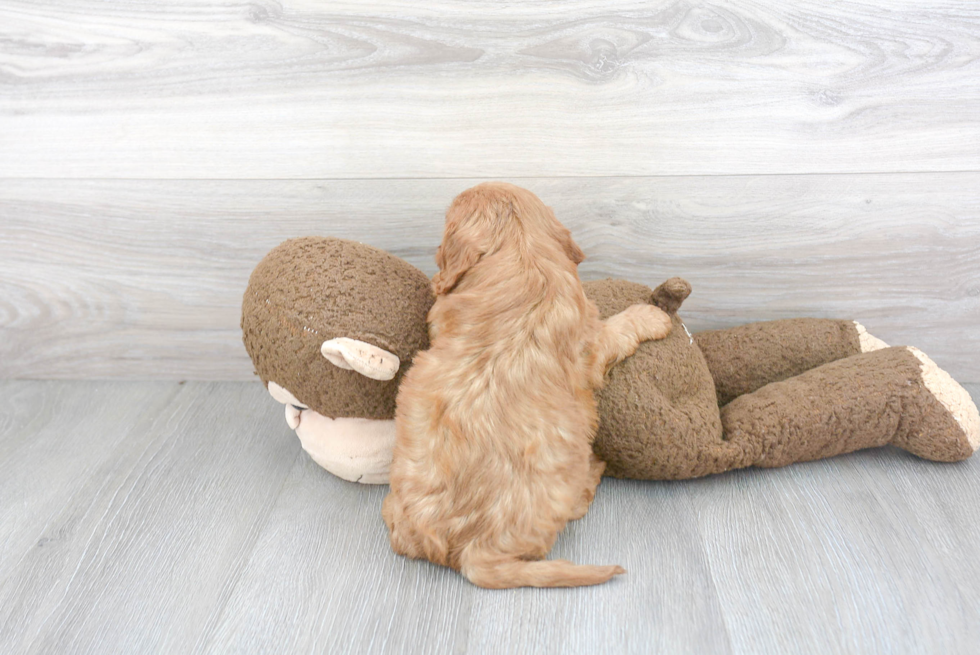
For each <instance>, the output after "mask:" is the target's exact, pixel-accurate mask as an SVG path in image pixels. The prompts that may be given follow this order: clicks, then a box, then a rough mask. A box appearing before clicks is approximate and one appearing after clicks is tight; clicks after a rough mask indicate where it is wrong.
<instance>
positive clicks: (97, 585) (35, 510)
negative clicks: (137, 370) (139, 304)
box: [0, 381, 980, 655]
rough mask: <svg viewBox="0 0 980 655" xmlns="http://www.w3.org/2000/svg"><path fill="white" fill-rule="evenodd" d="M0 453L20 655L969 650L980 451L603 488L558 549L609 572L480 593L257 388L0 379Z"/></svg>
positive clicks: (960, 653) (978, 624)
mask: <svg viewBox="0 0 980 655" xmlns="http://www.w3.org/2000/svg"><path fill="white" fill-rule="evenodd" d="M969 390H970V392H971V393H972V395H973V397H974V399H975V400H977V401H980V385H971V386H970V387H969ZM86 445H87V446H88V448H85V447H84V446H86ZM0 455H2V457H0V467H2V468H0V473H2V474H3V475H2V476H0V499H2V503H0V529H2V532H0V621H2V625H3V626H4V629H3V630H2V631H0V650H2V651H3V652H4V653H11V654H12V655H20V654H22V653H23V654H28V653H50V652H58V653H95V652H98V653H107V654H111V653H133V652H174V653H177V652H179V653H226V652H236V653H266V652H272V651H274V652H277V653H318V652H331V653H334V652H336V653H362V652H372V653H433V654H441V653H474V654H476V653H488V652H508V653H531V652H534V653H570V654H576V653H590V654H591V653H597V652H617V653H650V652H670V653H709V652H710V653H734V654H745V655H758V654H762V655H767V654H770V653H771V654H774V655H776V654H783V653H820V654H829V655H835V654H837V653H871V652H882V653H890V654H894V655H905V654H909V655H911V654H913V653H940V652H941V653H948V654H950V655H972V653H974V651H975V646H976V643H978V640H980V545H978V544H980V527H978V526H980V509H978V508H980V459H977V458H973V459H971V460H968V461H966V462H961V463H958V464H937V463H931V462H925V461H923V460H920V459H917V458H915V457H913V456H911V455H909V454H908V453H905V452H904V451H899V450H897V449H892V448H883V449H877V450H871V451H864V452H860V453H854V454H850V455H844V456H841V457H836V458H833V459H830V460H823V461H817V462H810V463H805V464H797V465H793V466H790V467H787V468H785V469H765V470H764V469H747V470H743V471H737V472H733V473H729V474H725V475H720V476H715V477H710V478H705V479H702V480H691V481H685V482H655V483H649V482H637V481H624V480H611V479H607V480H604V482H603V484H602V486H601V487H600V489H599V493H598V495H597V497H596V501H595V504H594V505H593V507H592V509H591V510H590V512H589V514H588V515H587V516H586V517H585V519H583V520H582V521H579V522H576V523H574V524H572V525H570V526H569V527H568V529H566V531H565V532H564V533H563V534H562V535H561V536H560V537H559V540H558V543H557V544H556V547H555V549H554V551H553V553H552V556H553V557H568V558H571V559H573V560H576V561H580V562H597V563H599V562H601V563H614V562H616V563H620V564H623V565H624V566H625V567H626V568H627V570H628V574H627V575H625V576H622V577H620V578H617V579H616V580H615V581H613V582H611V583H610V584H607V585H603V586H599V587H594V588H586V589H575V590H560V589H559V590H535V589H516V590H505V591H488V590H483V589H479V588H476V587H473V586H471V585H469V584H468V583H466V582H465V581H464V580H463V579H462V578H461V577H460V576H458V575H457V574H455V573H453V572H451V571H448V570H446V569H443V568H440V567H436V566H433V565H430V564H428V563H424V562H418V561H409V560H406V559H404V558H401V557H398V556H396V555H394V554H393V553H392V552H391V550H390V548H389V546H388V543H387V535H386V530H385V527H384V523H383V522H382V520H381V517H380V504H381V499H382V498H383V496H384V494H385V492H386V488H385V487H368V486H360V485H355V484H351V483H347V482H344V481H342V480H339V479H337V478H334V477H332V476H330V475H329V474H327V473H326V472H324V471H323V470H322V469H320V468H319V467H317V466H316V465H315V464H313V463H312V462H311V461H310V460H309V459H308V458H307V457H306V456H305V455H304V454H303V453H302V452H301V451H300V450H299V444H298V442H297V440H296V438H295V436H294V435H293V434H292V433H291V432H290V431H289V430H288V429H287V428H286V427H285V425H284V424H283V421H282V415H281V411H280V406H279V405H278V404H277V403H275V402H274V401H272V400H271V399H269V398H267V397H266V392H265V391H264V389H262V387H261V385H259V384H257V383H249V384H242V383H218V384H200V383H189V384H186V385H178V384H174V383H164V382H134V383H121V382H115V383H108V382H102V383H91V382H57V381H40V382H39V381H7V382H2V383H0ZM32 473H35V474H36V477H37V478H39V480H37V481H35V480H32V479H31V474H32Z"/></svg>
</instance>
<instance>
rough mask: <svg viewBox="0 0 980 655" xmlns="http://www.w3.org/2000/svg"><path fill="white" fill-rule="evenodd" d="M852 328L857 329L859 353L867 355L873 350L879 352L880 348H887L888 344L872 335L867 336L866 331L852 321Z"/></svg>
mask: <svg viewBox="0 0 980 655" xmlns="http://www.w3.org/2000/svg"><path fill="white" fill-rule="evenodd" d="M854 327H855V328H857V333H858V342H859V343H860V344H861V352H863V353H869V352H872V351H874V350H881V349H882V348H887V347H888V344H887V343H885V342H884V341H882V340H881V339H879V338H878V337H876V336H875V335H873V334H868V331H867V330H866V329H865V327H864V326H863V325H861V324H860V323H858V322H857V321H854Z"/></svg>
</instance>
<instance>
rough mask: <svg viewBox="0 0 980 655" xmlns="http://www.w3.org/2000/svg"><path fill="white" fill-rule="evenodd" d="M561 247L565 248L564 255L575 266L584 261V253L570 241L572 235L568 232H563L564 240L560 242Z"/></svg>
mask: <svg viewBox="0 0 980 655" xmlns="http://www.w3.org/2000/svg"><path fill="white" fill-rule="evenodd" d="M562 246H563V247H564V248H565V254H566V255H568V258H569V259H571V260H572V261H573V262H575V263H576V264H581V263H582V262H583V261H585V253H584V252H582V249H581V248H579V247H578V244H577V243H575V241H573V240H572V233H571V232H569V231H568V230H565V239H564V240H563V241H562Z"/></svg>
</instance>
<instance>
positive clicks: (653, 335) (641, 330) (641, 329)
mask: <svg viewBox="0 0 980 655" xmlns="http://www.w3.org/2000/svg"><path fill="white" fill-rule="evenodd" d="M626 311H627V312H629V314H630V318H632V319H633V321H632V322H633V325H634V328H635V329H636V338H637V339H639V340H640V341H651V340H654V339H663V338H664V337H666V336H667V335H668V334H670V328H671V322H670V316H669V315H668V314H667V312H665V311H664V310H662V309H660V308H659V307H657V306H656V305H632V306H630V307H628V308H627V309H626Z"/></svg>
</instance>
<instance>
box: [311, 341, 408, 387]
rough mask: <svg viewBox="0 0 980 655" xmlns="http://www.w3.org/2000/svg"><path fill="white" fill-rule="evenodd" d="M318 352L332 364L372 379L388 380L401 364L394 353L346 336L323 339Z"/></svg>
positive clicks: (393, 375)
mask: <svg viewBox="0 0 980 655" xmlns="http://www.w3.org/2000/svg"><path fill="white" fill-rule="evenodd" d="M320 354H321V355H323V356H324V357H325V358H326V359H327V360H328V361H329V362H330V363H331V364H333V365H334V366H336V367H338V368H343V369H347V370H350V371H357V372H358V373H360V374H361V375H363V376H364V377H368V378H371V379H372V380H390V379H392V378H393V377H395V374H396V373H398V367H399V366H401V361H400V360H399V359H398V356H397V355H395V354H394V353H390V352H388V351H387V350H384V349H382V348H378V347H377V346H374V345H371V344H369V343H365V342H363V341H358V340H357V339H348V338H347V337H337V338H336V339H330V340H328V341H324V342H323V344H322V345H321V346H320Z"/></svg>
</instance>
